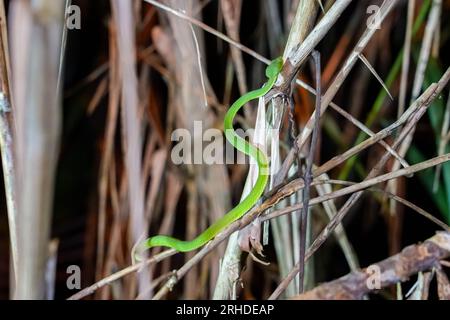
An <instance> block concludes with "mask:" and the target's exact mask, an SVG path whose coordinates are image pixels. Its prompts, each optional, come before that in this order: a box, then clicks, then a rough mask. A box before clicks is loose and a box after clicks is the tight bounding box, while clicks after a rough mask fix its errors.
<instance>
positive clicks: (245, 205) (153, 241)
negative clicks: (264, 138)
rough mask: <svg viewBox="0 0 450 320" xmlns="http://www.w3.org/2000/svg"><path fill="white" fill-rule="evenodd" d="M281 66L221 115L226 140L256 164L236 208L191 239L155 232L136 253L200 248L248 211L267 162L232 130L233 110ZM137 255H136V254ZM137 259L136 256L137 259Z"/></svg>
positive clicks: (276, 63) (277, 66)
mask: <svg viewBox="0 0 450 320" xmlns="http://www.w3.org/2000/svg"><path fill="white" fill-rule="evenodd" d="M282 66H283V59H282V58H281V57H279V58H277V59H275V60H273V61H272V62H271V63H270V65H269V66H267V68H266V77H267V78H268V80H267V82H266V83H265V84H264V86H263V87H262V88H260V89H257V90H254V91H250V92H248V93H246V94H245V95H243V96H241V97H240V98H239V99H238V100H236V101H235V102H234V103H233V104H232V105H231V107H230V109H229V110H228V112H227V113H226V115H225V118H224V122H223V126H224V131H225V137H226V138H227V140H228V141H229V142H230V143H231V144H232V145H233V146H234V147H235V148H236V149H237V150H239V151H241V152H243V153H245V154H246V155H248V156H250V157H252V158H253V159H254V160H256V163H257V164H258V178H257V180H256V183H255V185H254V187H253V189H252V190H251V191H250V193H249V194H248V195H247V196H246V197H245V198H244V200H242V201H241V202H240V203H239V204H238V205H237V206H236V207H234V208H233V209H231V210H230V211H229V212H228V213H227V214H225V215H224V216H223V217H222V218H220V219H219V220H218V221H216V222H215V223H214V224H212V225H211V226H210V227H209V228H207V229H206V230H205V231H203V232H202V233H201V234H200V235H198V236H197V237H196V238H195V239H193V240H191V241H183V240H178V239H175V238H172V237H169V236H164V235H158V236H154V237H150V238H148V239H147V240H145V241H143V242H142V243H140V244H139V246H138V248H139V249H138V252H142V251H141V250H146V249H150V248H152V247H159V246H162V247H169V248H173V249H175V250H177V251H180V252H188V251H192V250H195V249H198V248H200V247H201V246H203V245H204V244H206V243H207V242H209V241H210V240H212V239H213V238H214V237H215V236H216V235H217V234H218V233H219V232H221V231H222V230H223V229H225V228H226V227H227V226H228V225H230V224H231V223H233V222H234V221H236V220H238V219H239V218H241V217H242V216H243V215H244V214H245V213H246V212H247V211H249V210H250V209H251V208H252V207H253V206H254V205H255V203H256V202H257V201H258V199H259V198H260V197H261V195H262V194H263V192H264V189H265V187H266V184H267V181H268V177H269V176H268V168H269V161H268V158H267V156H266V154H265V153H264V152H263V151H262V150H261V149H259V148H258V147H256V146H254V145H252V144H250V143H248V142H247V141H246V140H245V139H243V138H241V137H240V136H239V135H237V133H236V132H235V131H234V128H233V120H234V117H235V116H236V114H237V112H238V111H239V110H240V109H241V108H242V106H244V105H245V104H246V103H248V102H249V101H251V100H254V99H258V98H260V97H263V96H265V95H266V94H267V93H268V92H269V91H270V90H271V89H272V87H273V85H274V84H275V81H276V79H277V77H278V74H279V73H280V71H281V69H282ZM136 258H138V256H136ZM139 260H140V259H139Z"/></svg>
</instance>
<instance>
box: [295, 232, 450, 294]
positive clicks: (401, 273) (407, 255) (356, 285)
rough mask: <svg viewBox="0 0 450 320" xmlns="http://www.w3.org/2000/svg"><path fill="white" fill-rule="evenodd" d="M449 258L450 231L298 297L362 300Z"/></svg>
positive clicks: (438, 234)
mask: <svg viewBox="0 0 450 320" xmlns="http://www.w3.org/2000/svg"><path fill="white" fill-rule="evenodd" d="M448 257H450V233H448V232H439V233H437V234H436V235H435V236H434V237H432V238H430V239H427V240H426V241H424V242H423V243H422V244H416V245H411V246H408V247H406V248H404V249H403V250H402V251H401V252H400V253H398V254H396V255H394V256H392V257H389V258H387V259H385V260H383V261H380V262H377V263H375V264H372V265H370V266H369V267H367V268H365V269H362V270H358V271H354V272H351V273H349V274H347V275H346V276H343V277H341V278H339V279H337V280H334V281H331V282H328V283H324V284H321V285H319V286H318V287H316V288H314V289H313V290H310V291H308V292H305V293H303V294H301V295H298V296H297V297H295V299H298V300H350V299H358V300H360V299H362V298H363V297H364V295H366V294H368V293H370V292H372V291H374V290H378V289H381V288H385V287H388V286H391V285H393V284H396V283H399V282H403V281H406V280H408V279H409V277H411V276H412V275H414V274H417V273H418V272H421V271H427V270H430V269H432V268H433V267H435V266H437V265H439V261H440V260H442V259H447V258H448ZM447 285H448V284H447ZM448 290H449V288H447V291H448Z"/></svg>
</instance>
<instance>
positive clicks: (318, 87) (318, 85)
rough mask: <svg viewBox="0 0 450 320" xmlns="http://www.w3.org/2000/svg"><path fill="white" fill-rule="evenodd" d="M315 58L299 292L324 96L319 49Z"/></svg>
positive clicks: (301, 238) (301, 233) (302, 218)
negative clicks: (312, 116)
mask: <svg viewBox="0 0 450 320" xmlns="http://www.w3.org/2000/svg"><path fill="white" fill-rule="evenodd" d="M311 56H312V58H313V65H314V71H315V79H316V92H317V94H316V107H315V118H314V128H313V133H312V138H311V147H310V149H309V154H308V157H307V158H306V170H305V175H304V177H303V179H304V180H305V186H304V188H303V198H302V201H303V208H302V210H301V211H300V212H301V215H300V272H299V276H300V285H299V292H300V293H302V292H303V286H304V272H305V251H306V229H307V225H308V212H309V211H308V209H309V208H308V203H309V197H310V188H311V182H312V180H313V173H312V168H313V163H314V155H315V152H316V147H317V140H318V137H319V129H320V104H321V102H322V101H321V97H322V89H321V83H322V78H321V76H320V75H321V67H320V54H319V52H318V51H313V52H312V54H311Z"/></svg>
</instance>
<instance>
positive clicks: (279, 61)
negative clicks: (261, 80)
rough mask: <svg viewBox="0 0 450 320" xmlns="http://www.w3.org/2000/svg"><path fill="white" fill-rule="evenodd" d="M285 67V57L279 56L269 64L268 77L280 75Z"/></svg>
mask: <svg viewBox="0 0 450 320" xmlns="http://www.w3.org/2000/svg"><path fill="white" fill-rule="evenodd" d="M282 68H283V57H278V58H276V59H275V60H272V62H271V63H270V64H269V65H268V66H267V68H266V77H267V78H273V77H276V76H278V74H279V73H280V71H281V69H282Z"/></svg>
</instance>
